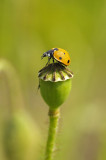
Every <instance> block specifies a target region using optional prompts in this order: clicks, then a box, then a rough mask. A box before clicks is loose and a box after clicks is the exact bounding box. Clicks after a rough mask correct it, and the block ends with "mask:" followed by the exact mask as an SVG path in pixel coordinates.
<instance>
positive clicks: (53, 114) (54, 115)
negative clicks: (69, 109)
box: [45, 109, 60, 160]
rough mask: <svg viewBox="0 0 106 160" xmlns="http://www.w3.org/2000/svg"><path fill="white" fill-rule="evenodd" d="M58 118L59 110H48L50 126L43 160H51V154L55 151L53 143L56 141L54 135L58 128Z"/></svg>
mask: <svg viewBox="0 0 106 160" xmlns="http://www.w3.org/2000/svg"><path fill="white" fill-rule="evenodd" d="M59 117H60V110H59V109H55V110H49V118H50V125H49V131H48V140H47V145H46V155H45V160H52V159H53V152H54V149H55V141H56V133H57V128H58V122H59Z"/></svg>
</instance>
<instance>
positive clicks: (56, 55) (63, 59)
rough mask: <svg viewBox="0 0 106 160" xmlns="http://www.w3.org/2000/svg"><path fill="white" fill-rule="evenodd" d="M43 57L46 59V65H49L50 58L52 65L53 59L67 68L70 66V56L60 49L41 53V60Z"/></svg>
mask: <svg viewBox="0 0 106 160" xmlns="http://www.w3.org/2000/svg"><path fill="white" fill-rule="evenodd" d="M44 57H48V62H47V64H46V65H48V64H49V62H50V60H51V58H52V59H53V63H54V59H55V60H56V61H58V62H60V63H62V64H64V65H66V66H68V65H69V64H70V56H69V53H68V52H67V51H66V50H64V49H62V48H52V49H51V50H49V51H47V52H45V53H43V55H42V57H41V58H42V59H43V58H44Z"/></svg>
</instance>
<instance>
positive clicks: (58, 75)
mask: <svg viewBox="0 0 106 160" xmlns="http://www.w3.org/2000/svg"><path fill="white" fill-rule="evenodd" d="M38 77H39V85H40V92H41V95H42V97H43V99H44V100H45V102H46V103H47V104H48V105H49V107H50V109H51V110H55V109H57V108H58V107H59V106H60V105H61V104H63V103H64V101H65V100H66V98H67V96H68V95H69V93H70V90H71V86H72V82H71V79H72V77H73V73H72V72H71V71H70V70H69V69H68V68H67V67H65V66H63V65H61V64H59V63H52V64H49V65H48V66H47V67H44V68H43V69H41V70H40V71H39V73H38Z"/></svg>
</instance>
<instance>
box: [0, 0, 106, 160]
mask: <svg viewBox="0 0 106 160" xmlns="http://www.w3.org/2000/svg"><path fill="white" fill-rule="evenodd" d="M53 47H60V48H64V49H66V50H67V51H68V52H69V53H70V56H71V65H70V69H71V70H72V71H73V72H74V78H73V86H72V91H71V93H70V96H69V98H68V99H67V101H66V102H65V103H64V104H63V105H62V108H61V119H60V128H59V133H58V139H57V148H58V149H59V150H56V152H55V154H56V156H55V160H71V159H72V160H106V107H105V106H106V73H105V70H106V1H105V0H97V1H95V0H87V1H84V0H80V1H78V0H75V1H73V0H65V1H64V0H58V1H56V0H41V1H39V0H15V1H14V0H0V58H6V59H7V60H9V61H10V62H11V64H12V65H13V66H14V67H15V69H16V71H17V73H18V75H19V79H20V81H21V87H22V91H23V95H24V100H25V105H26V110H27V112H28V113H29V114H30V116H31V117H32V118H33V119H34V121H35V122H36V123H37V125H38V126H39V128H40V131H41V135H42V138H43V139H44V141H45V143H46V138H47V129H48V116H47V114H48V107H47V105H46V104H45V102H44V101H43V100H42V98H41V96H40V93H39V91H38V89H37V87H38V77H37V75H38V71H39V70H40V69H41V68H42V67H43V66H44V65H45V63H46V62H47V59H46V58H45V59H43V60H42V61H41V55H42V54H43V52H45V51H47V50H49V49H51V48H53ZM1 88H2V87H1ZM7 101H8V95H7V97H6V96H5V94H3V90H0V106H2V107H1V109H0V111H1V114H5V112H7V108H6V107H7V104H8V102H7ZM43 143H44V142H42V145H41V148H42V149H41V150H44V148H45V145H43ZM0 149H1V150H2V147H1V148H0ZM0 154H1V158H0V160H5V159H4V158H3V156H2V154H3V153H2V151H0ZM39 154H40V153H39ZM41 159H43V157H42V158H41Z"/></svg>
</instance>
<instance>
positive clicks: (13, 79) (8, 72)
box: [0, 59, 24, 111]
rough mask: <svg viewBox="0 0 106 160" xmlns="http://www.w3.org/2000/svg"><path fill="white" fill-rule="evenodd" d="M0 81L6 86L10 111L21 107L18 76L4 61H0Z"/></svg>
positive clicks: (21, 100) (21, 98)
mask: <svg viewBox="0 0 106 160" xmlns="http://www.w3.org/2000/svg"><path fill="white" fill-rule="evenodd" d="M0 79H1V80H3V82H4V84H5V86H6V91H7V95H8V100H9V106H10V107H11V110H12V111H13V110H16V109H19V108H21V107H23V105H24V102H23V97H22V93H21V87H20V83H19V79H18V76H17V74H16V71H15V69H14V68H13V67H12V65H11V64H10V63H9V62H8V61H6V60H4V59H0Z"/></svg>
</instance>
